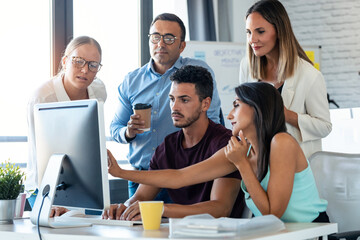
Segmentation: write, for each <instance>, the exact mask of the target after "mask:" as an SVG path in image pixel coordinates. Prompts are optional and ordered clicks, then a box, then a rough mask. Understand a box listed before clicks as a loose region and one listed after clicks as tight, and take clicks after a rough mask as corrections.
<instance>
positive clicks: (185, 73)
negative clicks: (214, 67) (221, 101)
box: [170, 65, 214, 101]
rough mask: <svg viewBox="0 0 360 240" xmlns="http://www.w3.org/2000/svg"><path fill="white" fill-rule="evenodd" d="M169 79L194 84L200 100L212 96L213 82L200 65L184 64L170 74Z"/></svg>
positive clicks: (208, 73)
mask: <svg viewBox="0 0 360 240" xmlns="http://www.w3.org/2000/svg"><path fill="white" fill-rule="evenodd" d="M170 80H171V81H172V82H175V83H193V84H195V90H196V94H197V95H198V96H199V99H200V101H202V100H204V99H205V98H207V97H210V98H212V94H213V90H214V84H213V78H212V76H211V74H210V72H209V71H208V70H207V69H206V68H203V67H200V66H192V65H186V66H183V67H182V68H180V69H178V70H177V71H176V72H174V73H173V74H172V75H171V76H170Z"/></svg>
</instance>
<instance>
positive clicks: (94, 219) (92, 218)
mask: <svg viewBox="0 0 360 240" xmlns="http://www.w3.org/2000/svg"><path fill="white" fill-rule="evenodd" d="M67 221H74V222H82V223H91V224H94V225H115V226H128V227H131V226H134V225H141V224H142V222H141V221H126V220H110V219H102V218H101V215H85V216H83V217H76V216H74V217H56V218H55V221H54V222H59V223H60V222H67Z"/></svg>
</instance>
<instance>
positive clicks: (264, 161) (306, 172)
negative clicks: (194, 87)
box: [109, 82, 329, 222]
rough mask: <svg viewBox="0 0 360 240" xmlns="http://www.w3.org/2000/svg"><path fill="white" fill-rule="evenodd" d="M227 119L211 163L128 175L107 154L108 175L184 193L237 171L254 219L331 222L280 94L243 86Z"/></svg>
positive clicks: (258, 84) (255, 84) (258, 85)
mask: <svg viewBox="0 0 360 240" xmlns="http://www.w3.org/2000/svg"><path fill="white" fill-rule="evenodd" d="M235 92H236V95H237V97H236V98H235V101H234V102H233V106H234V108H233V109H232V110H231V112H230V113H229V115H228V119H229V120H230V121H231V124H232V126H233V129H232V133H233V136H232V137H231V139H230V140H229V143H228V145H227V146H226V147H224V148H223V149H221V150H219V151H218V152H217V153H215V154H214V155H213V156H211V157H210V158H209V159H207V160H205V161H202V162H200V163H198V164H195V165H192V166H190V167H187V168H183V169H179V170H159V171H142V172H139V171H127V170H123V169H121V168H119V166H118V165H117V163H116V160H115V159H114V157H113V156H112V155H111V153H109V157H110V160H111V162H110V166H109V173H110V174H112V175H113V176H116V177H121V178H124V179H129V180H131V181H134V182H139V183H142V184H148V185H153V186H156V187H162V188H180V187H183V186H188V185H193V184H196V183H201V182H205V181H209V180H212V179H215V178H217V177H220V176H224V175H226V174H229V173H231V172H233V171H235V170H238V171H240V174H241V176H242V185H243V186H242V189H243V191H244V192H245V194H246V202H247V205H248V207H249V208H250V210H251V211H252V212H253V213H254V215H255V216H258V215H267V214H273V215H275V216H277V217H279V218H280V219H281V220H283V221H285V222H314V221H315V222H329V219H328V217H327V215H326V212H325V211H326V207H327V202H326V201H325V200H322V199H320V198H319V194H318V191H317V188H316V185H315V180H314V177H313V174H312V172H311V169H310V166H309V163H308V161H307V159H306V158H305V155H304V153H303V151H302V150H301V148H300V146H299V144H298V142H297V141H296V139H294V138H293V137H292V136H291V135H290V134H288V133H287V132H286V127H285V116H284V104H283V100H282V98H281V95H280V93H279V92H278V90H277V89H276V88H274V87H273V86H272V85H271V84H268V83H264V82H252V83H244V84H241V85H240V86H239V87H237V88H236V89H235Z"/></svg>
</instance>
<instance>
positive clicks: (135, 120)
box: [125, 114, 145, 139]
mask: <svg viewBox="0 0 360 240" xmlns="http://www.w3.org/2000/svg"><path fill="white" fill-rule="evenodd" d="M139 128H140V129H141V128H145V121H144V120H141V121H140V115H137V114H134V115H131V116H130V120H129V122H128V123H127V128H126V132H125V136H126V137H127V138H130V139H131V138H134V137H136V134H139V133H143V132H144V131H143V130H139Z"/></svg>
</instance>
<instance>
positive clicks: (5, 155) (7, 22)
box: [0, 0, 50, 163]
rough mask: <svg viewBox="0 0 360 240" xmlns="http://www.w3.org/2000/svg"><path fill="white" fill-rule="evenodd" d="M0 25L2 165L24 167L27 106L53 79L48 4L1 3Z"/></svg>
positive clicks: (0, 137)
mask: <svg viewBox="0 0 360 240" xmlns="http://www.w3.org/2000/svg"><path fill="white" fill-rule="evenodd" d="M19 6H21V7H19ZM29 9H31V10H29ZM0 22H1V23H2V24H1V25H0V35H1V37H0V46H1V47H2V49H1V58H0V66H1V74H2V76H1V88H0V109H1V117H0V162H2V161H5V160H7V159H9V158H10V160H11V161H12V162H14V163H19V162H21V163H24V162H26V160H27V143H26V142H24V141H26V138H25V137H24V136H27V121H26V107H27V102H28V99H29V98H30V96H31V94H32V93H33V92H34V90H35V89H36V88H37V87H38V86H39V85H40V84H41V83H43V82H45V81H47V80H48V79H49V78H50V32H49V31H50V30H49V29H50V26H49V1H29V0H12V1H1V2H0ZM5 136H12V137H13V139H14V136H15V139H17V140H20V141H23V142H5V141H6V139H8V138H6V137H5Z"/></svg>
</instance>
